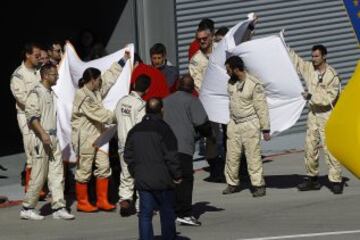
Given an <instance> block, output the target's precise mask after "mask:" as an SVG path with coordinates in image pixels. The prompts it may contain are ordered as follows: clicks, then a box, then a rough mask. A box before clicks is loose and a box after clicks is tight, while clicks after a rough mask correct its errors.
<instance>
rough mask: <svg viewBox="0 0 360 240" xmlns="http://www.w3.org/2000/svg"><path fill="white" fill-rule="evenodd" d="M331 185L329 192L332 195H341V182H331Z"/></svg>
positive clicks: (342, 187)
mask: <svg viewBox="0 0 360 240" xmlns="http://www.w3.org/2000/svg"><path fill="white" fill-rule="evenodd" d="M331 184H332V186H331V191H332V192H333V193H334V194H342V193H343V189H344V186H343V185H342V183H341V182H332V183H331Z"/></svg>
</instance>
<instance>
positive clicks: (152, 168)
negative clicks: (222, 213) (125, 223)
mask: <svg viewBox="0 0 360 240" xmlns="http://www.w3.org/2000/svg"><path fill="white" fill-rule="evenodd" d="M161 113H162V102H161V100H159V99H157V98H152V99H150V100H149V101H148V102H147V104H146V115H145V116H144V118H143V120H142V121H141V122H140V123H138V124H137V125H135V126H134V127H133V128H132V129H131V130H130V132H129V134H128V136H127V139H126V144H125V151H124V159H125V162H126V163H127V164H128V169H129V172H130V174H131V175H132V177H133V178H134V179H135V188H136V189H137V190H138V191H139V195H140V217H139V233H140V239H141V240H146V239H153V237H154V232H153V226H152V217H153V211H154V210H155V209H159V210H160V219H161V233H162V237H163V239H169V240H172V239H175V238H176V227H175V210H174V204H175V192H174V188H175V184H178V183H180V182H181V178H182V175H181V170H180V163H179V161H178V159H177V156H176V154H177V140H176V137H175V135H174V133H173V132H172V130H171V129H170V127H169V126H168V125H167V124H166V123H165V122H164V121H163V120H162V116H161Z"/></svg>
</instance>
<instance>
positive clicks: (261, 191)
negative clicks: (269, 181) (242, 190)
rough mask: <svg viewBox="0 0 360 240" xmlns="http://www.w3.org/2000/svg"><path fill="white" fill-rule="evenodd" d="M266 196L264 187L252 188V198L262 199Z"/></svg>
mask: <svg viewBox="0 0 360 240" xmlns="http://www.w3.org/2000/svg"><path fill="white" fill-rule="evenodd" d="M265 195H266V188H265V186H261V187H254V191H253V192H252V196H253V197H263V196H265Z"/></svg>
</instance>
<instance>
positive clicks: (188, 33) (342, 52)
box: [176, 0, 360, 134]
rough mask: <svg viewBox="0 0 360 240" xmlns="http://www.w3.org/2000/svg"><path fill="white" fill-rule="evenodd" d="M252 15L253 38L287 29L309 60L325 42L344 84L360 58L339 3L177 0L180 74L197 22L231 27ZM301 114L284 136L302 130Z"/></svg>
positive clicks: (316, 0) (335, 0)
mask: <svg viewBox="0 0 360 240" xmlns="http://www.w3.org/2000/svg"><path fill="white" fill-rule="evenodd" d="M250 12H255V13H256V14H257V15H258V16H259V18H260V19H259V20H260V21H259V23H258V25H257V26H256V33H255V36H254V38H258V37H264V36H268V35H271V34H275V33H278V32H279V31H280V30H281V29H285V39H286V41H287V43H288V44H289V45H290V47H292V48H294V49H295V50H296V52H297V53H298V54H299V55H300V56H302V57H304V58H305V59H307V60H309V59H310V52H311V47H312V45H314V44H319V43H321V44H324V45H325V46H327V48H328V62H329V64H330V65H332V66H333V67H334V68H335V69H336V70H337V72H338V73H339V74H340V76H341V78H342V84H343V85H345V84H346V82H347V81H348V79H349V78H350V77H351V74H352V72H353V70H354V67H355V65H356V61H357V60H358V59H359V58H360V49H359V46H358V42H357V40H356V36H355V34H354V31H353V29H352V26H351V23H350V21H349V18H348V16H347V13H346V10H345V7H344V5H343V2H342V0H203V1H201V0H200V1H199V0H197V1H196V0H176V20H177V21H176V22H177V38H178V41H177V43H178V46H177V48H178V61H179V68H180V71H181V73H184V72H186V71H187V66H188V54H187V51H188V47H189V44H190V42H191V41H192V40H193V39H194V36H195V31H196V27H197V24H198V23H199V22H200V20H201V19H202V18H205V17H208V18H211V19H213V20H214V21H215V28H219V27H221V26H227V27H232V26H234V25H235V24H236V23H238V22H239V21H241V20H245V19H246V18H247V14H248V13H250ZM307 111H308V110H307V109H304V112H303V114H302V116H301V118H300V119H299V121H298V122H297V124H296V125H295V126H294V127H292V128H291V129H289V130H287V131H286V132H285V133H284V134H288V133H293V132H299V131H304V129H305V124H306V113H307Z"/></svg>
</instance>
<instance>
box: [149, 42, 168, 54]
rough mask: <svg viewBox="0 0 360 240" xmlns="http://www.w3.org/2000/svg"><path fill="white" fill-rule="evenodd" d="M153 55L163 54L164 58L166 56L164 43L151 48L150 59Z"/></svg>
mask: <svg viewBox="0 0 360 240" xmlns="http://www.w3.org/2000/svg"><path fill="white" fill-rule="evenodd" d="M153 54H161V55H163V56H165V55H166V47H165V45H164V44H162V43H155V44H154V45H153V46H152V47H151V48H150V57H151V56H152V55H153Z"/></svg>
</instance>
